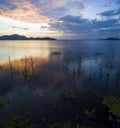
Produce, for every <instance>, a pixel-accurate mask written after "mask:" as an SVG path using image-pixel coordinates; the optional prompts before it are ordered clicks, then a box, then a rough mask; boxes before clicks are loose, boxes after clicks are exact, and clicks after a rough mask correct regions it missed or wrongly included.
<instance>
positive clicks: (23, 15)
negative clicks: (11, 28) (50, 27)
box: [0, 0, 49, 23]
mask: <svg viewBox="0 0 120 128" xmlns="http://www.w3.org/2000/svg"><path fill="white" fill-rule="evenodd" d="M9 6H11V4H9V5H8V7H9ZM12 6H14V8H12V9H11V8H5V7H3V8H0V16H1V17H7V18H11V19H15V20H20V21H24V22H33V23H48V22H49V18H48V17H46V16H43V15H41V10H40V9H38V8H36V6H34V5H33V4H31V3H30V2H29V1H27V0H26V1H23V2H21V1H20V2H18V1H17V2H16V1H14V2H13V3H12Z"/></svg>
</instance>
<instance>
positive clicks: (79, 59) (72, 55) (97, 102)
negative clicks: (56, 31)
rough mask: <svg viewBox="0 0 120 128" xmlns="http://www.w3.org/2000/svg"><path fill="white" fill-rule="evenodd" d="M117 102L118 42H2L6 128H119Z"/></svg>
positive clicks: (1, 108)
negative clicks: (14, 127)
mask: <svg viewBox="0 0 120 128" xmlns="http://www.w3.org/2000/svg"><path fill="white" fill-rule="evenodd" d="M119 98H120V41H119V40H81V41H77V40H71V41H67V40H66V41H7V40H6V41H0V119H1V122H0V124H1V125H2V126H4V127H7V126H9V125H10V124H11V123H12V124H13V125H19V126H21V127H22V125H23V126H24V125H25V127H30V126H33V127H38V126H39V127H42V128H44V127H45V128H47V127H49V128H57V127H58V128H59V127H62V126H61V125H65V126H66V127H68V128H70V127H75V128H80V127H86V128H88V127H95V128H99V127H105V128H107V127H109V128H110V127H111V128H117V127H118V125H119V122H118V120H119V118H120V109H119V106H120V99H119ZM116 104H117V105H116ZM112 105H115V106H116V108H115V106H112ZM113 108H115V110H113ZM116 111H117V112H116ZM3 122H7V123H6V124H5V123H3ZM16 122H17V123H16ZM21 122H24V123H21ZM70 122H71V123H70ZM53 126H54V127H53ZM65 126H64V127H65Z"/></svg>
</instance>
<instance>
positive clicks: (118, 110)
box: [102, 96, 120, 118]
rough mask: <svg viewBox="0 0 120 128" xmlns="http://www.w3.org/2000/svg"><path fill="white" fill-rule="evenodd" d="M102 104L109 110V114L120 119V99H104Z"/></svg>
mask: <svg viewBox="0 0 120 128" xmlns="http://www.w3.org/2000/svg"><path fill="white" fill-rule="evenodd" d="M102 103H103V104H104V105H106V106H107V107H108V108H109V112H111V113H112V114H114V115H116V116H117V117H119V118H120V98H116V97H110V96H109V97H104V99H103V102H102Z"/></svg>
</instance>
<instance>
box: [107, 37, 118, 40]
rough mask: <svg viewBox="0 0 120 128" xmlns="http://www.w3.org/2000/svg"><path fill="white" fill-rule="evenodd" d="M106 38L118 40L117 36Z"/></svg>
mask: <svg viewBox="0 0 120 128" xmlns="http://www.w3.org/2000/svg"><path fill="white" fill-rule="evenodd" d="M106 40H120V39H119V38H116V37H109V38H107V39H106Z"/></svg>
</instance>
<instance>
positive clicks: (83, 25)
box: [0, 0, 120, 39]
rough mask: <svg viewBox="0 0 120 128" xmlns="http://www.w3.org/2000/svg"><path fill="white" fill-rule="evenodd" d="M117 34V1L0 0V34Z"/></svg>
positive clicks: (119, 9)
mask: <svg viewBox="0 0 120 128" xmlns="http://www.w3.org/2000/svg"><path fill="white" fill-rule="evenodd" d="M11 34H19V35H25V36H27V37H54V38H57V39H99V38H100V39H102V38H108V37H118V38H119V37H120V0H0V35H1V36H2V35H11Z"/></svg>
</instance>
